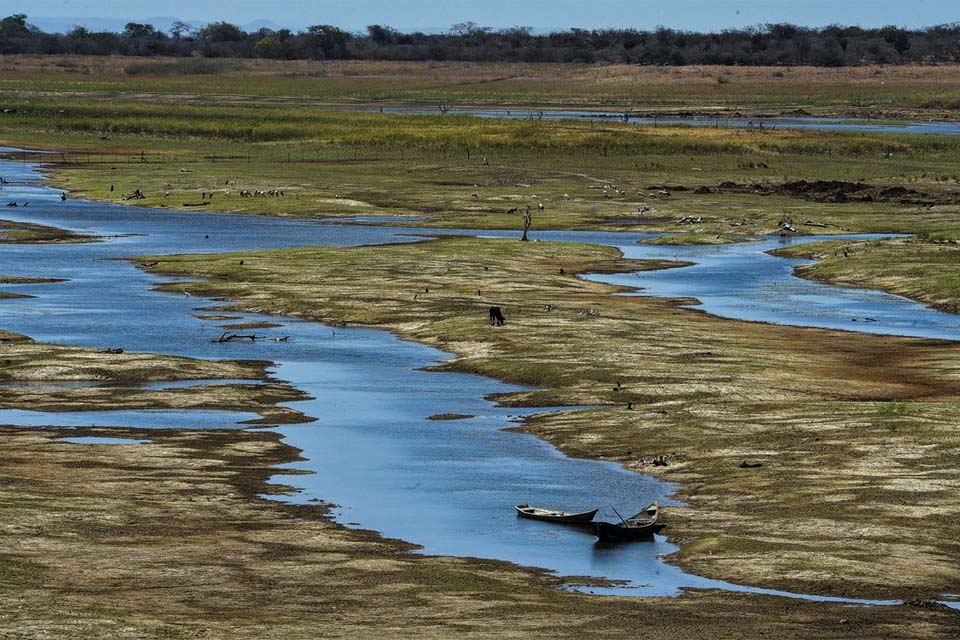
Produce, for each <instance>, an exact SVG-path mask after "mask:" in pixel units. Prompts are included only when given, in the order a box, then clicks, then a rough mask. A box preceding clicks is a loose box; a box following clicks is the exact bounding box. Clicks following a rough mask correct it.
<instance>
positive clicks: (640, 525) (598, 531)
mask: <svg viewBox="0 0 960 640" xmlns="http://www.w3.org/2000/svg"><path fill="white" fill-rule="evenodd" d="M664 526H665V525H664V524H663V523H661V522H660V503H659V502H654V503H653V504H652V505H650V506H649V507H647V508H646V509H644V510H643V511H641V512H640V513H638V514H637V515H635V516H632V517H630V518H627V520H626V522H620V523H611V522H594V523H592V528H593V535H595V536H597V539H598V540H599V541H600V542H628V541H630V540H649V539H650V538H652V537H653V534H655V533H659V532H660V530H661V529H663V527H664Z"/></svg>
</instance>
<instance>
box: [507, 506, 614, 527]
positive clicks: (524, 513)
mask: <svg viewBox="0 0 960 640" xmlns="http://www.w3.org/2000/svg"><path fill="white" fill-rule="evenodd" d="M516 509H517V515H518V516H520V517H521V518H530V519H531V520H544V521H546V522H560V523H565V524H577V523H583V522H590V521H591V520H593V516H595V515H597V511H599V509H594V510H593V511H582V512H580V513H571V512H569V511H556V510H554V509H541V508H539V507H531V506H530V505H528V504H518V505H517V507H516Z"/></svg>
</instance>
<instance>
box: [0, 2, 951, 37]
mask: <svg viewBox="0 0 960 640" xmlns="http://www.w3.org/2000/svg"><path fill="white" fill-rule="evenodd" d="M13 13H25V14H27V15H28V16H29V18H30V21H31V22H33V23H34V24H37V25H38V26H40V27H41V28H44V29H50V28H51V27H53V28H54V30H64V29H68V28H70V27H71V26H72V25H74V24H84V25H87V26H91V27H95V28H116V27H121V28H122V25H123V24H125V23H126V22H142V21H152V22H153V23H154V24H155V26H157V27H161V28H166V27H167V26H168V25H169V24H170V23H171V22H172V21H173V20H177V19H179V20H184V21H187V22H194V23H207V22H213V21H216V20H226V21H228V22H233V23H235V24H239V25H251V26H253V25H259V24H266V25H267V26H271V27H280V26H282V27H287V28H291V29H300V28H303V27H306V26H308V25H311V24H334V25H337V26H339V27H342V28H346V29H348V30H361V29H363V28H364V27H365V26H366V25H368V24H384V25H389V26H392V27H394V28H397V29H401V30H422V31H445V30H447V29H448V28H449V26H450V25H451V24H454V23H457V22H464V21H472V22H476V23H478V24H480V25H482V26H489V27H494V28H502V27H511V26H530V27H533V28H534V29H535V30H537V31H549V30H554V29H565V28H569V27H581V28H587V29H589V28H598V27H631V28H638V29H652V28H656V27H657V26H659V25H663V26H667V27H672V28H678V29H688V30H694V31H715V30H720V29H725V28H731V27H743V26H749V25H756V24H762V23H767V22H791V23H794V24H802V25H806V26H824V25H828V24H844V25H861V26H883V25H887V24H896V25H900V26H905V27H924V26H930V25H934V24H943V23H948V22H960V0H907V1H904V0H672V1H667V2H650V1H644V0H632V1H628V0H272V1H271V0H164V1H163V2H160V3H158V2H156V0H0V15H10V14H13Z"/></svg>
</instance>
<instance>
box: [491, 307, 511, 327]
mask: <svg viewBox="0 0 960 640" xmlns="http://www.w3.org/2000/svg"><path fill="white" fill-rule="evenodd" d="M506 323H507V320H506V318H504V317H503V311H502V310H501V309H500V307H490V324H491V325H493V326H496V327H502V326H503V325H505V324H506Z"/></svg>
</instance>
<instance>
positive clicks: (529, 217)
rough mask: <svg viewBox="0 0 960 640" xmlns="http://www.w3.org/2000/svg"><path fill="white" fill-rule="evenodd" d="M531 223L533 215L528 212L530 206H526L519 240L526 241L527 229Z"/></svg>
mask: <svg viewBox="0 0 960 640" xmlns="http://www.w3.org/2000/svg"><path fill="white" fill-rule="evenodd" d="M532 223H533V215H532V214H531V213H530V207H529V206H528V207H527V212H526V213H525V214H523V235H522V236H520V242H527V240H528V238H527V231H529V230H530V225H531V224H532Z"/></svg>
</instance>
